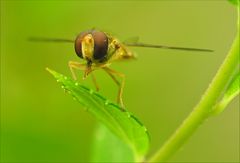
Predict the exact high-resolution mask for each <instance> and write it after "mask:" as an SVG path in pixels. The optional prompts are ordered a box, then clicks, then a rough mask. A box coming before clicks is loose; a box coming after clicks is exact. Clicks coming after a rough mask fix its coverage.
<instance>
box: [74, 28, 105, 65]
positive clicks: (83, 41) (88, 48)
mask: <svg viewBox="0 0 240 163" xmlns="http://www.w3.org/2000/svg"><path fill="white" fill-rule="evenodd" d="M75 52H76V53H77V55H78V56H79V57H80V58H82V59H85V60H87V61H90V62H92V63H99V62H104V61H105V60H106V57H107V52H108V37H107V35H106V34H105V33H104V32H101V31H97V30H91V31H85V32H82V33H80V34H79V35H78V36H77V38H76V40H75Z"/></svg>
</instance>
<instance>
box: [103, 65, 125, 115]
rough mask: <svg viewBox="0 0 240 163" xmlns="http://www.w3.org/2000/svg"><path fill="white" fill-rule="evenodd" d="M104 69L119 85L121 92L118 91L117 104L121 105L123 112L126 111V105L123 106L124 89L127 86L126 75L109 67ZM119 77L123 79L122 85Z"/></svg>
mask: <svg viewBox="0 0 240 163" xmlns="http://www.w3.org/2000/svg"><path fill="white" fill-rule="evenodd" d="M103 69H104V70H105V71H106V72H107V73H108V74H109V76H110V77H111V78H112V79H113V80H114V82H115V83H116V84H117V85H118V87H119V91H118V96H117V102H118V103H119V104H120V105H121V107H122V110H123V111H125V109H124V104H123V99H122V95H123V87H124V85H125V75H124V74H122V73H120V72H116V71H114V70H112V69H110V68H108V67H103ZM115 75H117V76H119V77H121V78H122V82H121V83H120V82H119V81H118V80H117V78H116V76H115Z"/></svg>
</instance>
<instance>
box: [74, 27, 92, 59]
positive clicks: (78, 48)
mask: <svg viewBox="0 0 240 163" xmlns="http://www.w3.org/2000/svg"><path fill="white" fill-rule="evenodd" d="M87 34H89V32H88V31H85V32H82V33H80V34H79V35H78V36H77V38H76V40H75V52H76V54H77V55H78V56H79V57H80V58H83V54H82V40H83V38H84V37H85V36H86V35H87Z"/></svg>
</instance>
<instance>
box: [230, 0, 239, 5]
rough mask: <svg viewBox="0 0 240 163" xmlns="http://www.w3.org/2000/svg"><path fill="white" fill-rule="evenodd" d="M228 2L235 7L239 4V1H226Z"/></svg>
mask: <svg viewBox="0 0 240 163" xmlns="http://www.w3.org/2000/svg"><path fill="white" fill-rule="evenodd" d="M228 1H229V2H230V3H232V4H234V5H236V6H237V5H238V4H239V0H228Z"/></svg>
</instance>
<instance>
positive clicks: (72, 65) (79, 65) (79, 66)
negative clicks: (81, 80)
mask: <svg viewBox="0 0 240 163" xmlns="http://www.w3.org/2000/svg"><path fill="white" fill-rule="evenodd" d="M68 66H69V68H70V71H71V73H72V77H73V79H74V80H77V77H76V74H75V72H74V69H79V70H84V69H85V67H86V64H82V63H78V62H74V61H69V62H68Z"/></svg>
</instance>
